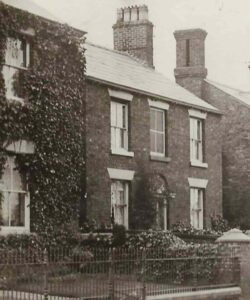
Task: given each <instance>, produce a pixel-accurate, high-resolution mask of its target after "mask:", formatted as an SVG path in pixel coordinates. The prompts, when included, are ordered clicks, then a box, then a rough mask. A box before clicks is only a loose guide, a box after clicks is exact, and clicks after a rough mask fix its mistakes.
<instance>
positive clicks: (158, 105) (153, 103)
mask: <svg viewBox="0 0 250 300" xmlns="http://www.w3.org/2000/svg"><path fill="white" fill-rule="evenodd" d="M148 105H149V106H150V107H156V108H160V109H165V110H169V104H168V103H165V102H162V101H156V100H151V99H148Z"/></svg>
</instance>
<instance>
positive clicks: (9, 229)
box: [0, 226, 30, 235]
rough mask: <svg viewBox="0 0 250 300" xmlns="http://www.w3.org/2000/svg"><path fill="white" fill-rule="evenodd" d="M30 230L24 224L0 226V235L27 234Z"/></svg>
mask: <svg viewBox="0 0 250 300" xmlns="http://www.w3.org/2000/svg"><path fill="white" fill-rule="evenodd" d="M29 233H30V230H29V229H28V228H27V227H24V226H0V235H8V234H29Z"/></svg>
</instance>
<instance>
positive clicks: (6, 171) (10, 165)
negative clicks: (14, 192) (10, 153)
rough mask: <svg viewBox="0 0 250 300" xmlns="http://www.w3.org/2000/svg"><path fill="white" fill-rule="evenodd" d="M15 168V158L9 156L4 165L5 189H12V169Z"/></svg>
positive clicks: (3, 178)
mask: <svg viewBox="0 0 250 300" xmlns="http://www.w3.org/2000/svg"><path fill="white" fill-rule="evenodd" d="M12 168H13V158H10V157H8V158H7V161H6V163H5V166H4V172H3V176H2V182H3V189H4V190H8V191H10V190H11V189H12V178H11V170H12Z"/></svg>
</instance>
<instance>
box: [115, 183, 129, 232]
mask: <svg viewBox="0 0 250 300" xmlns="http://www.w3.org/2000/svg"><path fill="white" fill-rule="evenodd" d="M126 191H127V184H126V183H124V182H122V181H115V182H112V184H111V205H112V207H111V209H112V211H113V212H114V221H115V223H116V224H121V225H125V226H127V213H128V199H127V192H126Z"/></svg>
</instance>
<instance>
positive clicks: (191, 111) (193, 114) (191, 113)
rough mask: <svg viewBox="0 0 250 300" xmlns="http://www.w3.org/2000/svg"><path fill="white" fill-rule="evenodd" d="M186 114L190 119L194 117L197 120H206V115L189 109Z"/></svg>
mask: <svg viewBox="0 0 250 300" xmlns="http://www.w3.org/2000/svg"><path fill="white" fill-rule="evenodd" d="M188 114H189V116H190V117H195V118H199V119H206V118H207V113H204V112H201V111H199V110H195V109H189V110H188Z"/></svg>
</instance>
